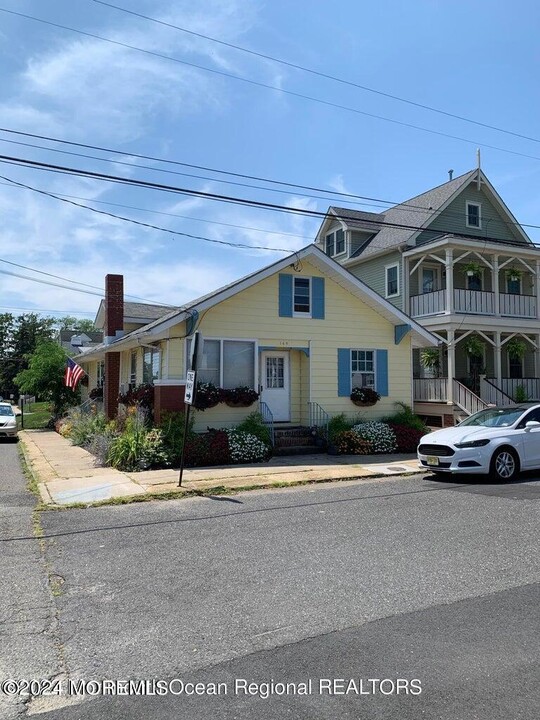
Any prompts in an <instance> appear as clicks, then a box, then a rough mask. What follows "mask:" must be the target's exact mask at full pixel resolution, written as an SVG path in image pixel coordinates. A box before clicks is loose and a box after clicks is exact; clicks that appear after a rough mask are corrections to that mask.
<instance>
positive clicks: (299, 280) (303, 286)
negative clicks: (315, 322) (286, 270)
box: [293, 277, 311, 315]
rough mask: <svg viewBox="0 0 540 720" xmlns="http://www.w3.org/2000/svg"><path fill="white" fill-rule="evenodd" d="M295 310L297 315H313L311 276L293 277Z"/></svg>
mask: <svg viewBox="0 0 540 720" xmlns="http://www.w3.org/2000/svg"><path fill="white" fill-rule="evenodd" d="M293 311H294V314H295V315H296V314H301V315H311V279H310V278H304V277H295V278H293Z"/></svg>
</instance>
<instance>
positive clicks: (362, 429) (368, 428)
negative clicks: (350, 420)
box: [353, 421, 397, 453]
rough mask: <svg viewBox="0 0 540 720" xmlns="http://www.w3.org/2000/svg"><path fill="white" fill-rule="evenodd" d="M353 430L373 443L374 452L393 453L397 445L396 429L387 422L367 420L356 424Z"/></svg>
mask: <svg viewBox="0 0 540 720" xmlns="http://www.w3.org/2000/svg"><path fill="white" fill-rule="evenodd" d="M353 431H354V432H355V433H357V434H358V436H359V437H361V438H362V439H363V440H367V441H368V442H370V443H371V446H372V448H373V452H374V453H391V452H394V451H395V449H396V447H397V442H396V436H395V434H394V431H393V430H392V428H391V427H389V426H388V425H387V424H386V423H383V422H375V421H373V422H365V423H361V424H360V425H355V426H354V427H353Z"/></svg>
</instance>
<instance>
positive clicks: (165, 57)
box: [0, 7, 540, 160]
mask: <svg viewBox="0 0 540 720" xmlns="http://www.w3.org/2000/svg"><path fill="white" fill-rule="evenodd" d="M0 12H5V13H8V14H10V15H16V16H18V17H22V18H24V19H26V20H32V21H34V22H38V23H42V24H44V25H50V26H51V27H56V28H60V29H61V30H68V31H69V32H74V33H77V34H79V35H84V36H85V37H90V38H93V39H95V40H101V41H103V42H107V43H110V44H112V45H117V46H119V47H123V48H126V49H128V50H134V51H136V52H141V53H144V54H146V55H150V56H152V57H156V58H160V59H161V60H168V61H169V62H175V63H179V64H181V65H186V66H188V67H192V68H195V69H197V70H202V71H204V72H209V73H212V74H214V75H219V76H221V77H226V78H230V79H232V80H239V81H240V82H244V83H247V84H249V85H253V86H256V87H261V88H265V89H267V90H275V91H276V92H279V93H283V94H285V95H291V96H292V97H297V98H300V99H302V100H309V101H310V102H314V103H318V104H319V105H325V106H326V107H331V108H336V109H339V110H345V111H346V112H351V113H355V114H356V115H363V116H364V117H370V118H373V119H376V120H383V121H384V122H388V123H392V124H394V125H399V126H401V127H407V128H410V129H413V130H419V131H421V132H427V133H430V134H431V135H437V136H439V137H446V138H449V139H451V140H459V141H460V142H465V143H468V144H469V145H475V146H480V147H484V148H489V149H490V150H496V151H497V152H504V153H508V154H510V155H518V156H519V157H526V158H531V159H533V160H540V158H538V157H536V156H534V155H528V154H527V153H521V152H518V151H517V150H508V149H507V148H501V147H499V146H497V145H489V144H488V143H482V142H478V141H477V140H469V139H468V138H464V137H460V136H459V135H452V134H450V133H445V132H442V131H440V130H433V129H431V128H426V127H423V126H421V125H415V124H413V123H407V122H404V121H403V120H396V119H395V118H389V117H386V116H384V115H377V114H376V113H369V112H367V111H365V110H359V109H358V108H353V107H349V106H348V105H341V104H340V103H335V102H331V101H330V100H323V99H322V98H317V97H314V96H312V95H305V94H303V93H299V92H294V91H293V90H285V89H284V88H281V87H279V86H277V85H270V84H268V83H263V82H260V81H258V80H251V79H249V78H246V77H243V76H242V75H235V74H234V73H229V72H225V71H224V70H216V69H215V68H209V67H206V66H204V65H199V64H197V63H192V62H189V61H187V60H181V59H180V58H176V57H172V56H171V55H163V54H162V53H158V52H155V51H154V50H145V49H144V48H140V47H137V46H135V45H130V44H129V43H125V42H121V41H120V40H112V39H111V38H106V37H103V36H102V35H96V34H95V33H90V32H86V31H85V30H77V29H76V28H71V27H68V26H67V25H61V24H59V23H54V22H52V21H50V20H43V19H42V18H36V17H34V16H33V15H26V14H24V13H19V12H16V11H15V10H7V9H6V8H1V7H0Z"/></svg>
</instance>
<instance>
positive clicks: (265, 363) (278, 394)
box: [261, 350, 291, 422]
mask: <svg viewBox="0 0 540 720" xmlns="http://www.w3.org/2000/svg"><path fill="white" fill-rule="evenodd" d="M261 387H262V390H261V400H262V401H263V402H265V403H266V404H267V405H268V407H269V408H270V412H271V413H272V415H273V416H274V421H276V422H286V421H288V420H290V419H291V397H290V383H289V353H288V352H273V351H272V352H270V351H268V350H267V351H265V352H262V353H261Z"/></svg>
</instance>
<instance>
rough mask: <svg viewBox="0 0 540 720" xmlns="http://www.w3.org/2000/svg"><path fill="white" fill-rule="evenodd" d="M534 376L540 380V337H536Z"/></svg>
mask: <svg viewBox="0 0 540 720" xmlns="http://www.w3.org/2000/svg"><path fill="white" fill-rule="evenodd" d="M534 357H535V364H534V376H535V377H537V378H540V335H537V336H536V350H535V353H534Z"/></svg>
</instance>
